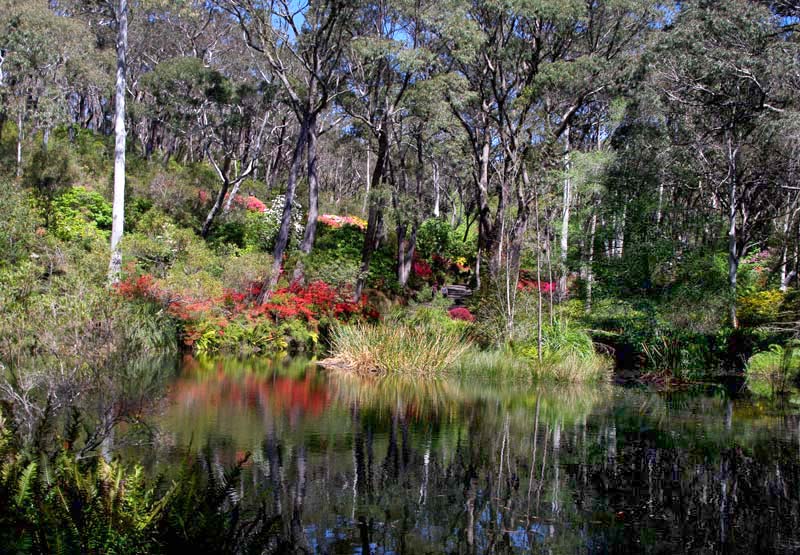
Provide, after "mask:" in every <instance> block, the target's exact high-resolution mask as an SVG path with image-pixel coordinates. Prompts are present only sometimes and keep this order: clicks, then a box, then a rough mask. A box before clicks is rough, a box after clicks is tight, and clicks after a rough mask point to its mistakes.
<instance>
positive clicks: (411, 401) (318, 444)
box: [146, 358, 800, 554]
mask: <svg viewBox="0 0 800 555" xmlns="http://www.w3.org/2000/svg"><path fill="white" fill-rule="evenodd" d="M798 413H800V411H798V410H797V409H796V408H794V409H792V408H791V406H790V409H788V410H787V409H785V408H784V409H780V410H779V409H776V408H774V407H773V406H772V405H768V404H759V403H756V402H754V401H752V400H749V399H746V398H744V397H739V398H737V397H736V396H734V397H733V398H732V397H731V396H730V395H729V394H728V392H727V391H726V390H724V389H722V388H702V389H698V390H694V391H684V392H680V393H672V394H664V393H661V394H659V393H655V392H649V391H646V390H642V389H632V388H622V387H618V386H610V385H609V386H591V387H574V386H573V387H565V386H554V385H550V386H543V385H540V386H534V385H530V384H524V383H505V384H502V383H497V382H496V381H495V382H492V381H485V382H484V381H481V380H478V379H474V378H473V379H455V378H454V379H440V380H435V381H421V382H417V383H413V382H410V381H406V380H398V379H386V380H383V381H379V380H364V379H359V378H355V377H353V376H348V375H339V374H330V373H328V372H326V371H324V370H321V369H318V368H317V367H316V366H314V365H310V364H309V363H307V362H304V361H291V362H289V363H279V362H274V361H268V360H254V361H249V362H248V361H236V360H230V359H222V360H207V361H201V360H196V359H193V358H186V359H184V361H183V363H182V368H181V370H180V373H179V375H178V376H177V377H176V379H175V380H174V381H173V382H172V383H171V385H170V387H169V390H168V396H167V399H166V401H165V404H164V407H163V410H162V411H161V413H160V415H159V417H158V419H157V429H159V430H160V432H159V435H158V441H157V442H156V447H154V448H153V452H152V453H150V454H148V455H147V457H146V458H147V460H146V463H147V465H148V467H150V468H151V469H152V470H158V471H164V470H165V469H168V468H170V466H171V465H173V464H174V463H175V461H177V460H180V459H181V458H184V457H187V456H189V457H201V456H202V457H203V460H204V461H205V464H206V467H207V469H208V471H209V472H213V473H216V474H218V475H220V476H222V474H223V473H224V472H225V470H226V469H229V468H230V467H231V466H233V465H235V464H236V463H237V461H244V463H243V472H242V473H241V475H240V476H239V478H238V480H239V483H238V486H237V493H236V495H237V496H239V497H240V498H241V499H243V500H245V502H248V503H254V504H255V503H264V504H265V506H266V508H267V509H268V511H269V512H270V513H271V514H273V515H281V517H282V526H283V530H284V531H285V533H286V534H287V536H288V537H290V538H291V540H292V542H293V543H294V544H295V545H297V546H298V551H299V552H308V553H375V554H388V553H408V554H423V553H528V552H533V553H539V552H541V553H551V554H561V553H598V554H600V553H631V554H633V553H636V554H639V553H665V554H666V553H748V554H753V553H797V552H800V526H799V524H800V464H799V461H800V418H799V417H798ZM248 454H249V457H248Z"/></svg>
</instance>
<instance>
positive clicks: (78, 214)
mask: <svg viewBox="0 0 800 555" xmlns="http://www.w3.org/2000/svg"><path fill="white" fill-rule="evenodd" d="M52 211H53V215H52V218H53V219H52V229H53V232H54V233H55V235H56V237H58V238H59V239H63V240H64V241H80V240H87V239H93V238H94V237H95V236H97V235H98V232H99V231H102V232H106V231H109V230H110V229H111V204H110V203H109V202H108V201H107V200H106V199H105V198H103V196H102V195H101V194H99V193H96V192H94V191H89V190H87V189H85V188H84V187H81V186H75V187H70V188H69V189H67V190H66V191H64V192H63V193H61V194H60V195H58V196H57V197H56V198H55V199H54V200H53V202H52ZM101 235H105V234H101Z"/></svg>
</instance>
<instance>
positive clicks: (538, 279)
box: [533, 183, 544, 364]
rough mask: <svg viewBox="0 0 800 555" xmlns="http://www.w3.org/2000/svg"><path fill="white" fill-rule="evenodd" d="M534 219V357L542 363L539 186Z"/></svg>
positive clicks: (536, 190)
mask: <svg viewBox="0 0 800 555" xmlns="http://www.w3.org/2000/svg"><path fill="white" fill-rule="evenodd" d="M533 202H534V210H535V211H536V212H535V214H534V217H535V218H536V355H537V357H538V358H539V364H541V363H542V346H543V344H544V342H543V340H542V339H543V338H542V261H541V258H542V233H541V229H540V224H539V186H538V183H537V185H536V188H535V189H534V200H533Z"/></svg>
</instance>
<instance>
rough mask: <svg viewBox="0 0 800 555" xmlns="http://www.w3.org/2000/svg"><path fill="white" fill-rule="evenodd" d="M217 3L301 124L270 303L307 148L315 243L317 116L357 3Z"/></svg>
mask: <svg viewBox="0 0 800 555" xmlns="http://www.w3.org/2000/svg"><path fill="white" fill-rule="evenodd" d="M217 5H219V7H220V8H222V9H223V10H225V11H226V12H227V13H229V14H230V15H231V17H233V19H234V20H235V21H236V22H237V23H238V25H239V27H240V29H241V31H242V34H243V36H244V40H245V42H246V44H247V46H248V47H249V48H250V50H251V52H252V53H253V59H254V62H255V70H256V71H257V72H258V73H259V74H260V75H261V76H262V78H263V79H264V81H265V82H269V83H273V82H277V83H279V84H280V86H281V87H282V89H283V91H284V93H285V95H286V97H287V99H288V103H289V105H290V106H291V109H292V111H293V112H294V115H295V117H296V119H297V121H298V123H299V126H300V129H299V131H298V133H297V137H296V140H295V144H294V150H293V153H292V157H291V162H290V165H289V173H288V180H287V184H286V195H285V199H286V201H285V205H284V209H283V215H282V218H281V226H280V229H279V231H278V237H277V240H276V243H275V250H274V252H273V256H274V262H273V267H272V272H271V273H270V277H269V278H268V280H267V282H266V283H265V287H264V288H263V292H262V295H261V297H260V301H261V302H265V301H266V299H267V297H268V295H269V293H270V292H271V290H272V289H273V288H274V286H275V284H276V283H277V280H278V278H279V276H280V270H281V266H282V263H283V255H284V252H285V251H286V247H287V245H288V242H289V228H290V224H291V211H292V205H293V203H294V197H295V192H296V188H297V180H298V174H299V172H300V164H301V162H302V159H303V155H304V154H306V153H307V159H308V178H309V206H308V221H307V223H306V230H305V234H304V237H303V242H302V245H301V250H302V251H304V252H309V251H310V250H311V248H312V246H313V244H314V239H315V237H316V228H317V216H318V212H319V206H318V204H319V189H318V177H317V157H318V154H317V141H318V136H319V135H318V133H319V130H318V127H317V126H318V119H319V116H320V114H321V113H322V112H323V111H324V110H325V109H327V108H328V106H329V104H330V101H331V99H332V98H333V97H334V96H335V95H336V94H337V92H338V83H339V79H340V76H339V74H338V72H337V70H338V69H339V64H340V59H341V55H342V51H343V49H344V39H345V36H346V35H345V31H346V29H347V27H348V25H349V23H350V21H351V18H352V14H353V10H354V8H355V3H354V2H353V1H352V0H308V1H305V2H299V3H298V2H293V1H289V0H217ZM306 151H307V152H306Z"/></svg>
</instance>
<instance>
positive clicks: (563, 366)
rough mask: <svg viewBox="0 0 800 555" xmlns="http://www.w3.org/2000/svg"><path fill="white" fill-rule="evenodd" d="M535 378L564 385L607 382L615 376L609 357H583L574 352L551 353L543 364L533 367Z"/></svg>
mask: <svg viewBox="0 0 800 555" xmlns="http://www.w3.org/2000/svg"><path fill="white" fill-rule="evenodd" d="M531 372H532V375H533V378H534V379H536V380H550V381H554V382H562V383H596V382H607V381H609V380H610V379H611V376H612V374H613V365H612V362H611V360H610V359H609V358H608V357H605V356H602V355H598V354H593V356H591V357H583V356H580V355H577V354H575V353H574V352H555V353H550V354H549V355H548V356H547V357H546V358H544V360H543V361H542V363H541V364H539V363H538V362H535V363H533V364H532V366H531Z"/></svg>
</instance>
